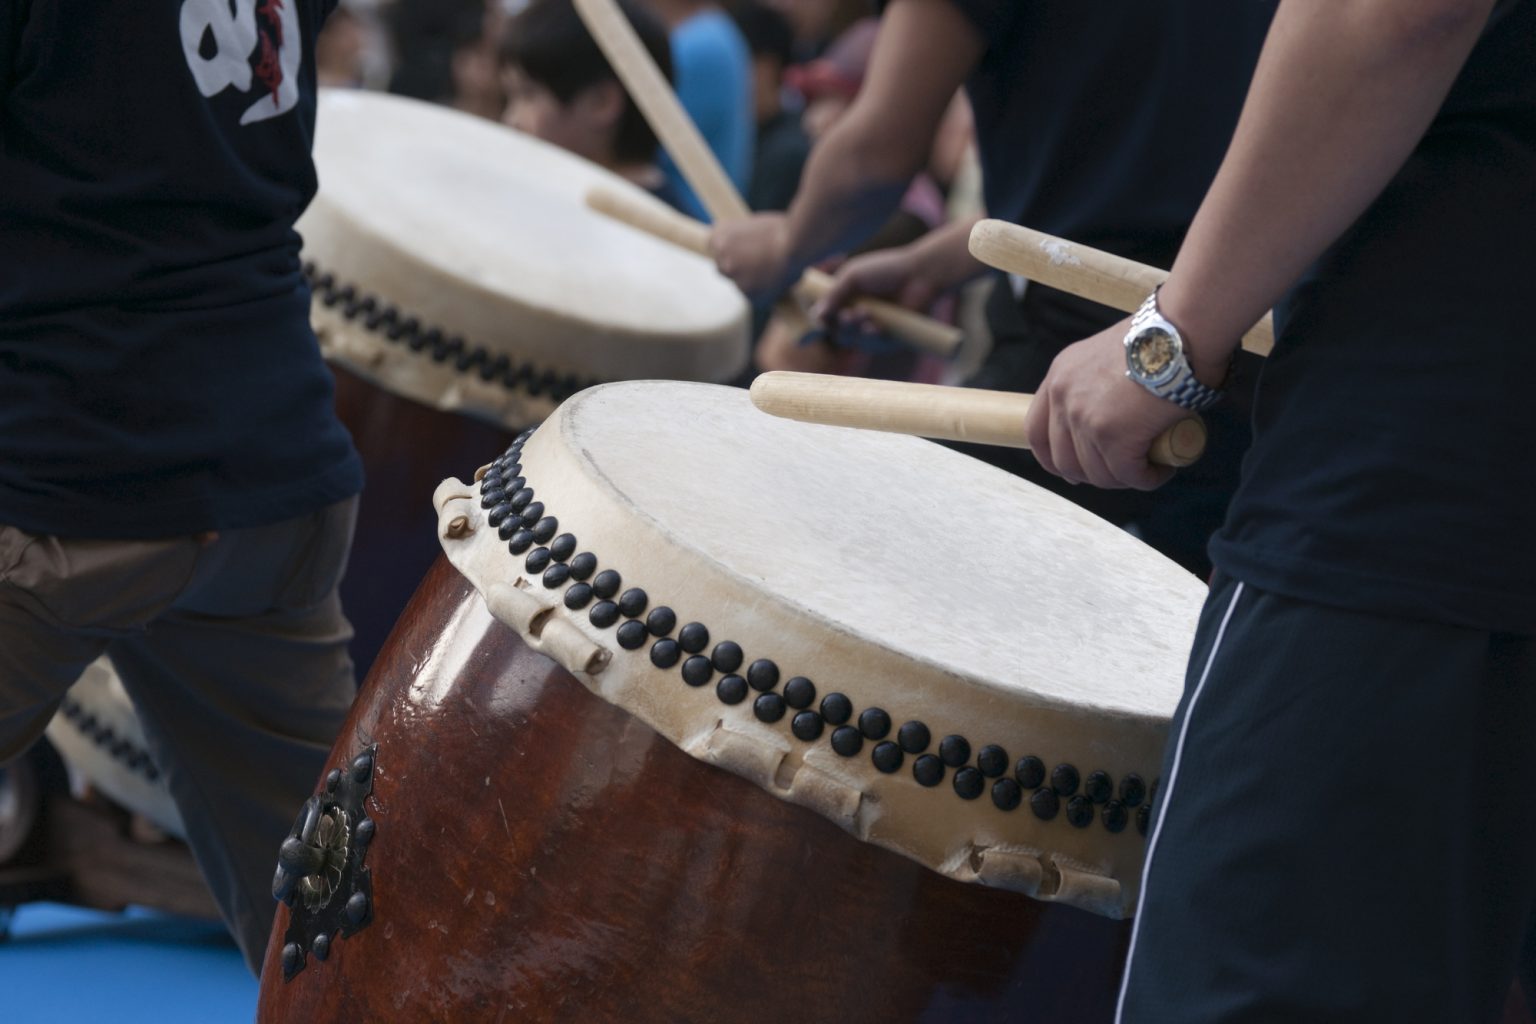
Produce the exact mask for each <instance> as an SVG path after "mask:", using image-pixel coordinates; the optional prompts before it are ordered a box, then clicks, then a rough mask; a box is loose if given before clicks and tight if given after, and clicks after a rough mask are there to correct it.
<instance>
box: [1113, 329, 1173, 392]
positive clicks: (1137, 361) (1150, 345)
mask: <svg viewBox="0 0 1536 1024" xmlns="http://www.w3.org/2000/svg"><path fill="white" fill-rule="evenodd" d="M1178 344H1179V343H1178V342H1177V341H1176V340H1175V339H1174V337H1173V335H1171V334H1169V333H1168V332H1167V331H1165V330H1163V329H1162V328H1161V327H1147V328H1145V329H1143V330H1142V331H1141V333H1140V334H1138V335H1136V337H1135V338H1134V339H1132V342H1131V345H1130V348H1129V351H1128V352H1127V353H1126V355H1127V358H1128V360H1129V362H1130V364H1131V371H1132V372H1133V373H1135V374H1136V376H1138V377H1142V378H1145V379H1147V380H1154V381H1155V380H1157V379H1158V378H1159V377H1162V376H1164V375H1165V374H1167V373H1168V372H1169V371H1170V370H1172V369H1173V368H1174V359H1175V358H1177V356H1178V353H1179V348H1178Z"/></svg>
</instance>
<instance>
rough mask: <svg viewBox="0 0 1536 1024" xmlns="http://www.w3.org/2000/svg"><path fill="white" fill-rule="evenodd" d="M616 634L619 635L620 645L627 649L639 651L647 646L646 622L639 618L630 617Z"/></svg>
mask: <svg viewBox="0 0 1536 1024" xmlns="http://www.w3.org/2000/svg"><path fill="white" fill-rule="evenodd" d="M614 635H615V636H617V637H618V641H619V646H620V647H622V648H624V649H625V650H626V651H637V650H639V649H640V648H641V647H643V646H645V637H646V632H645V623H643V622H641V621H640V620H639V619H630V620H629V621H628V622H626V623H624V625H622V626H620V627H619V631H618V633H616V634H614Z"/></svg>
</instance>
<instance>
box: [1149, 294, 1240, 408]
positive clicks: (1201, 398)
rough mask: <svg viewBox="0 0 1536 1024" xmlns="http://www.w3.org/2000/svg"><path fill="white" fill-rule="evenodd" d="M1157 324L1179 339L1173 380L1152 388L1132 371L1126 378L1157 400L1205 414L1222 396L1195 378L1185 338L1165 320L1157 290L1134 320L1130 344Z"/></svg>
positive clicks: (1153, 385)
mask: <svg viewBox="0 0 1536 1024" xmlns="http://www.w3.org/2000/svg"><path fill="white" fill-rule="evenodd" d="M1154 320H1155V321H1158V323H1159V326H1160V327H1161V328H1162V329H1163V330H1165V331H1167V332H1168V333H1169V334H1171V335H1173V336H1174V337H1175V338H1178V339H1179V352H1178V354H1177V356H1176V357H1175V358H1176V359H1177V367H1178V368H1177V372H1175V374H1174V376H1173V377H1172V378H1170V379H1169V380H1167V381H1165V382H1163V383H1161V384H1153V383H1151V382H1149V381H1147V380H1145V379H1143V378H1141V377H1138V376H1137V375H1136V374H1134V373H1132V372H1131V371H1130V370H1129V369H1128V370H1126V373H1125V375H1126V376H1127V377H1129V378H1131V380H1134V381H1135V382H1136V383H1138V384H1140V385H1141V386H1142V387H1144V388H1146V389H1147V390H1148V391H1150V392H1151V393H1152V394H1154V395H1156V396H1157V397H1158V398H1163V399H1167V400H1168V401H1170V402H1172V403H1173V404H1174V405H1177V406H1179V407H1180V408H1183V409H1188V410H1190V411H1191V412H1204V411H1205V410H1206V409H1209V408H1210V407H1211V406H1213V405H1215V404H1216V403H1217V402H1218V401H1220V400H1221V394H1222V393H1221V391H1220V390H1219V389H1217V388H1212V387H1207V386H1206V385H1204V384H1202V383H1201V382H1200V379H1199V378H1198V377H1196V376H1195V371H1194V369H1193V367H1191V366H1190V365H1189V359H1188V357H1187V356H1186V355H1185V354H1184V345H1183V341H1184V336H1183V334H1181V333H1180V331H1179V329H1178V328H1177V327H1176V326H1174V324H1173V322H1172V321H1170V320H1169V319H1168V318H1167V317H1165V316H1163V313H1162V310H1160V309H1159V308H1158V306H1157V289H1153V291H1152V294H1151V295H1148V296H1147V297H1146V299H1145V300H1143V301H1142V303H1141V306H1140V308H1138V309H1137V310H1136V313H1135V315H1134V316H1132V317H1131V329H1130V331H1129V332H1127V334H1126V339H1127V341H1129V340H1130V339H1131V338H1133V337H1135V336H1136V334H1137V333H1138V332H1139V331H1140V330H1141V329H1142V328H1143V327H1145V326H1146V325H1147V324H1149V323H1151V322H1152V321H1154Z"/></svg>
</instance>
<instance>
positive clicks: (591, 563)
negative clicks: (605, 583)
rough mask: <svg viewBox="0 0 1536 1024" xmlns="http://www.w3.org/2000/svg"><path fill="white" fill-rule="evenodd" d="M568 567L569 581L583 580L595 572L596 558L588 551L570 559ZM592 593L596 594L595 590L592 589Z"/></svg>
mask: <svg viewBox="0 0 1536 1024" xmlns="http://www.w3.org/2000/svg"><path fill="white" fill-rule="evenodd" d="M570 565H571V579H573V580H585V579H588V578H590V577H591V575H592V574H593V573H594V572H596V571H597V556H596V555H594V554H593V553H592V552H590V551H583V552H582V553H581V554H579V555H577V556H576V557H575V558H573V559H571V562H570ZM592 591H593V593H596V592H597V588H596V587H593V588H592Z"/></svg>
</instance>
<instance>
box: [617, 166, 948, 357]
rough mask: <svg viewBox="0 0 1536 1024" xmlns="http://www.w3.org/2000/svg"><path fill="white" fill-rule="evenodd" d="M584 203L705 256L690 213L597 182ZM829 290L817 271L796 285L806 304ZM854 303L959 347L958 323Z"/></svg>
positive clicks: (877, 303) (913, 338) (705, 230)
mask: <svg viewBox="0 0 1536 1024" xmlns="http://www.w3.org/2000/svg"><path fill="white" fill-rule="evenodd" d="M587 205H588V206H590V207H591V208H592V209H594V210H596V211H598V212H599V213H604V214H607V215H608V216H610V217H612V218H614V219H615V220H619V221H623V222H624V223H625V224H628V225H629V226H630V227H633V228H637V229H639V230H641V231H644V232H646V233H647V234H650V235H655V236H656V237H657V238H662V239H665V240H666V241H668V242H671V243H672V244H673V245H676V246H679V247H681V248H684V249H688V250H690V251H692V252H696V253H699V254H700V255H704V256H707V255H709V226H708V225H706V224H701V223H699V222H698V221H696V220H694V219H693V218H692V217H688V216H686V215H684V214H681V213H677V212H676V211H674V210H671V209H662V208H660V207H657V206H655V205H654V204H647V203H639V202H636V201H635V200H634V199H633V198H632V197H630V196H627V195H624V194H623V193H622V192H619V191H617V190H616V189H611V188H604V187H603V186H601V185H599V186H596V187H594V188H593V189H592V190H591V191H590V192H588V193H587ZM831 290H832V275H831V274H827V273H824V272H822V271H820V270H816V269H811V270H807V271H806V272H805V273H804V274H803V275H801V277H800V281H799V283H798V284H796V285H795V293H796V295H797V297H798V298H799V299H800V301H802V302H805V303H807V304H809V303H812V302H815V301H817V300H818V299H820V298H821V297H822V296H824V295H826V294H827V292H829V291H831ZM854 305H855V308H856V309H858V310H860V311H861V312H862V313H864V315H866V316H867V317H869V319H870V322H872V323H873V324H875V326H877V327H879V328H880V329H881V330H883V331H885V332H886V333H887V334H889V335H891V336H892V337H895V338H899V339H901V340H902V341H905V342H906V343H907V344H909V345H911V346H912V347H913V348H916V349H921V350H922V351H924V352H932V353H934V354H936V355H941V356H945V357H948V356H952V355H954V354H955V350H956V349H957V348H959V347H960V342H961V339H962V334H961V331H960V328H958V327H954V326H952V325H950V324H946V323H941V322H939V321H938V320H934V319H933V318H932V317H926V316H923V314H921V313H918V312H916V311H914V310H910V309H907V308H906V307H905V306H898V305H896V304H895V303H894V302H886V301H884V300H882V299H871V298H863V299H859V300H857V302H856V303H855V304H854Z"/></svg>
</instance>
